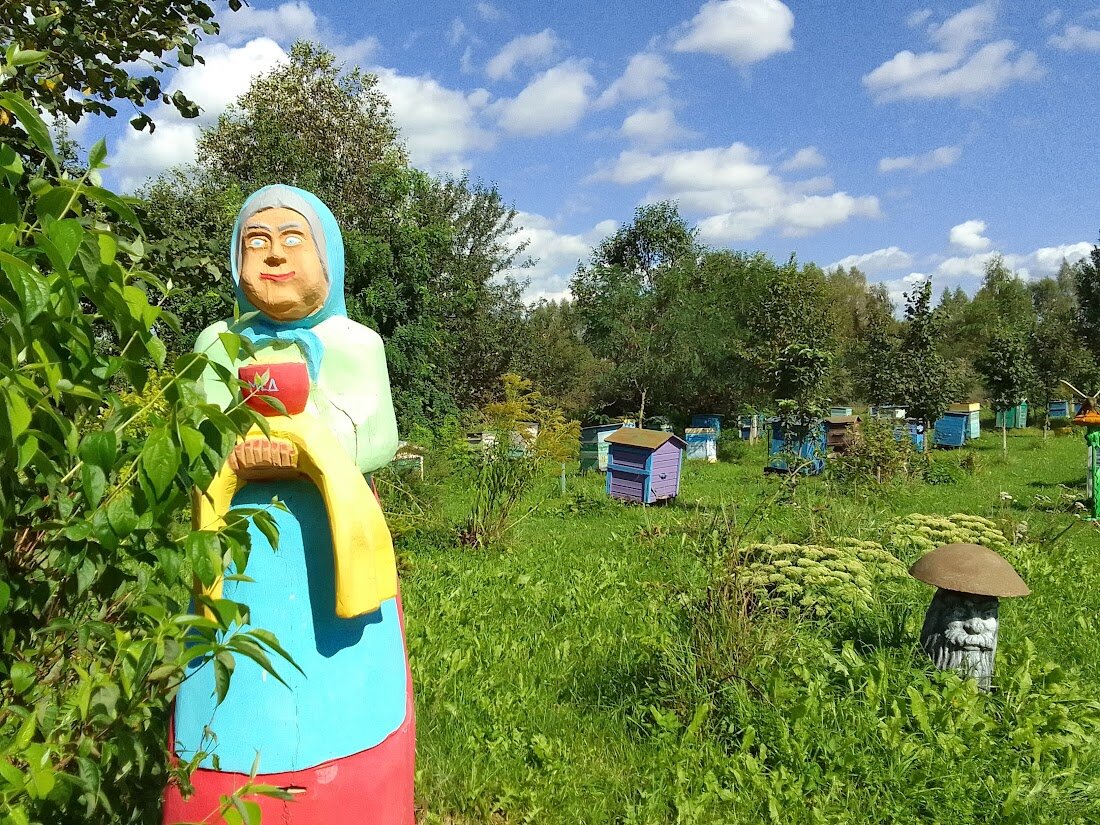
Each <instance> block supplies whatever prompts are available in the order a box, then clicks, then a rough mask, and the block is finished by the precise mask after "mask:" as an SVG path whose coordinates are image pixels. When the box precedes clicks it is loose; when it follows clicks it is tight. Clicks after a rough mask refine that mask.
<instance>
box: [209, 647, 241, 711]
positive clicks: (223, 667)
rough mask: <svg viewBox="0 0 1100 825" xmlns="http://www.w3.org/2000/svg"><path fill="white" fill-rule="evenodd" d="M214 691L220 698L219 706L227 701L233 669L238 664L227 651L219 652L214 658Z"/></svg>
mask: <svg viewBox="0 0 1100 825" xmlns="http://www.w3.org/2000/svg"><path fill="white" fill-rule="evenodd" d="M213 664H214V690H215V693H216V694H217V697H218V704H219V705H220V704H221V703H222V702H223V701H225V695H226V694H227V693H228V692H229V680H230V678H231V677H232V676H233V668H234V667H235V666H236V664H237V663H236V662H235V661H234V660H233V656H232V654H230V653H229V652H228V651H226V650H219V651H218V652H217V654H215V656H214V663H213Z"/></svg>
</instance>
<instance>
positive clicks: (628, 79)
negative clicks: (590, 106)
mask: <svg viewBox="0 0 1100 825" xmlns="http://www.w3.org/2000/svg"><path fill="white" fill-rule="evenodd" d="M673 77H674V75H673V73H672V69H671V68H670V67H669V65H668V63H666V62H665V59H664V58H663V57H661V56H660V55H656V54H651V53H648V52H642V53H641V54H636V55H634V56H633V57H631V58H630V62H629V63H627V65H626V69H625V71H623V73H622V75H621V76H620V77H619V78H617V79H616V80H615V81H614V82H613V83H612V84H611V85H610V86H608V87H607V88H606V89H604V91H603V94H601V95H600V96H599V98H598V99H597V101H596V106H597V107H598V108H601V109H604V108H607V107H608V106H614V105H615V104H616V103H619V102H621V101H624V100H645V99H650V98H655V97H660V96H661V95H663V94H665V93H666V92H667V91H668V81H669V80H671V79H672V78H673Z"/></svg>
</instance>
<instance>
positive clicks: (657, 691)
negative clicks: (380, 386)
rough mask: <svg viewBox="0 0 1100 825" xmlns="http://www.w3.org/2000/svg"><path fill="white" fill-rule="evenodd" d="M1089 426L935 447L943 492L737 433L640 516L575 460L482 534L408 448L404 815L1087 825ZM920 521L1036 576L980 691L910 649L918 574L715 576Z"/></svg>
mask: <svg viewBox="0 0 1100 825" xmlns="http://www.w3.org/2000/svg"><path fill="white" fill-rule="evenodd" d="M1082 441H1083V439H1082V438H1081V437H1080V434H1079V433H1078V432H1076V431H1074V432H1073V433H1072V434H1069V435H1061V436H1054V435H1051V436H1050V437H1049V438H1044V437H1043V435H1042V433H1040V432H1038V431H1034V430H1028V431H1013V432H1012V433H1011V434H1010V435H1009V439H1008V442H1009V444H1008V446H1009V451H1008V458H1007V460H1005V459H1004V458H1002V456H1001V453H1000V446H1001V445H1000V434H999V433H995V434H994V433H987V434H984V435H983V436H982V438H981V439H980V440H979V441H977V442H974V443H973V444H972V446H970V447H968V448H967V449H966V450H964V451H960V452H958V453H949V452H946V451H943V452H939V451H937V452H936V454H935V456H934V459H935V461H936V462H937V463H938V464H942V465H943V467H945V468H947V469H946V470H944V471H943V472H940V473H935V474H932V475H930V476H929V477H930V478H931V479H932V480H933V481H938V482H940V483H929V482H928V481H923V480H907V481H902V482H890V483H882V484H878V483H852V482H847V483H845V482H842V481H840V480H838V479H837V478H836V477H835V475H834V474H833V473H831V472H827V473H826V474H825V475H823V476H819V477H813V478H807V479H804V480H802V481H801V482H799V483H798V484H795V485H791V484H790V483H788V482H787V481H785V480H784V479H782V478H778V477H774V476H768V475H765V473H764V472H763V467H764V465H765V463H766V448H765V447H764V445H763V444H757V445H754V446H752V447H749V446H748V445H745V446H740V447H738V448H736V449H735V455H734V456H733V458H732V460H727V461H723V462H721V463H718V464H706V463H701V462H687V463H685V471H684V476H683V483H682V487H681V491H680V495H679V497H678V499H676V500H675V502H673V503H671V504H668V505H664V506H654V507H646V508H643V507H639V506H633V505H624V504H620V503H617V502H613V501H610V500H608V499H607V498H606V497H605V495H604V493H603V477H602V476H601V475H599V474H589V475H586V476H581V475H578V474H577V473H576V468H575V466H574V467H572V468H569V469H570V472H569V473H568V474H567V478H566V485H565V491H564V493H563V492H562V490H561V488H560V480H559V479H558V478H557V477H556V476H551V475H547V476H545V477H543V478H541V479H540V480H539V481H538V482H537V484H535V485H534V487H533V489H531V491H530V492H529V493H528V495H527V497H526V498H525V499H524V500H523V501H522V502H521V507H520V509H519V510H518V511H517V512H519V513H521V514H524V513H527V512H528V511H529V510H530V513H529V515H526V517H524V518H522V520H520V521H519V523H518V524H517V525H516V526H515V528H514V529H513V530H512V531H511V533H510V534H509V536H508V537H507V540H506V542H505V543H504V544H503V545H502V546H495V547H491V548H487V549H475V548H469V547H462V546H459V545H458V544H457V543H456V542H455V541H454V540H453V539H452V538H451V536H452V533H450V532H449V531H448V530H447V529H445V528H444V527H443V525H446V524H449V523H453V522H454V521H455V520H458V519H461V518H462V515H463V513H464V512H466V510H468V508H469V506H470V500H471V495H472V493H471V490H470V489H469V487H470V481H469V478H468V476H465V475H463V474H462V473H450V472H446V471H443V470H440V469H439V468H434V469H433V466H432V461H431V459H429V466H428V476H427V480H426V481H425V482H423V483H420V482H416V483H413V484H412V485H411V491H412V498H411V499H409V500H411V501H415V502H416V504H415V507H414V508H411V509H410V508H408V507H406V508H405V510H404V512H406V513H407V512H410V511H413V512H414V517H413V518H412V520H411V521H407V522H406V523H407V524H408V525H411V526H408V527H407V528H406V529H405V530H403V531H401V532H403V535H402V536H401V537H400V538H399V540H398V552H399V561H400V565H401V570H402V582H403V584H402V587H403V594H404V600H405V609H406V617H407V631H408V644H409V652H410V657H411V662H412V669H413V677H414V682H415V686H416V707H417V724H418V756H417V801H418V807H419V809H420V820H421V821H422V822H424V823H441V824H442V823H448V825H460V824H461V825H465V823H519V822H537V823H547V824H548V825H552V824H554V823H571V824H572V823H666V822H668V823H673V822H675V823H712V822H714V823H719V822H720V823H741V822H745V823H750V822H752V823H757V822H783V823H832V822H836V823H849V822H850V823H888V822H933V821H934V822H940V823H971V822H976V823H986V822H988V823H994V822H996V823H1001V822H1004V823H1070V822H1090V821H1091V822H1095V821H1100V800H1098V797H1097V789H1098V785H1097V778H1098V776H1100V739H1098V738H1097V736H1096V733H1097V729H1098V726H1100V703H1098V702H1097V697H1098V696H1100V642H1098V640H1097V608H1098V607H1100V572H1098V557H1100V532H1098V531H1097V528H1096V527H1095V526H1094V525H1093V524H1091V523H1089V522H1088V521H1086V520H1085V519H1084V518H1083V517H1082V512H1083V511H1082V509H1081V507H1080V505H1079V504H1078V503H1077V502H1078V501H1080V500H1081V499H1082V498H1083V496H1084V476H1085V473H1084V445H1083V443H1082ZM965 454H970V455H969V457H968V456H967V455H965ZM962 468H965V470H963V469H962ZM387 495H389V496H390V498H391V500H392V498H393V491H392V490H390V491H389V492H387V487H386V484H385V482H384V483H383V498H384V499H385V498H387ZM531 508H533V509H531ZM914 513H916V514H926V515H930V516H931V515H936V514H940V515H951V514H959V513H962V514H971V515H975V516H981V517H984V518H986V519H989V520H990V521H992V522H993V523H994V524H995V525H996V528H997V530H998V531H999V533H1000V534H1001V535H1003V539H999V541H1000V544H999V545H998V548H997V549H999V550H1000V552H1002V554H1003V555H1005V556H1006V558H1008V559H1009V560H1010V561H1011V562H1012V564H1013V565H1014V566H1015V567H1016V569H1017V570H1018V571H1019V572H1020V574H1021V575H1022V576H1023V578H1024V579H1025V580H1026V581H1027V583H1028V584H1029V586H1030V587H1031V590H1032V594H1031V596H1029V597H1027V598H1021V599H1006V600H1003V601H1002V603H1001V611H1000V620H1001V632H1000V641H999V647H998V651H997V672H996V675H995V677H994V689H993V691H992V692H991V693H989V694H982V693H980V692H978V691H977V690H976V688H975V687H974V685H973V683H972V682H968V681H965V680H962V679H960V678H958V677H957V676H955V675H954V674H945V673H939V672H937V671H936V670H935V669H934V668H933V667H932V666H931V664H930V663H929V662H928V661H927V660H926V659H925V658H924V656H923V654H921V653H920V652H919V650H917V647H916V645H917V638H918V632H919V629H920V624H921V621H922V618H923V614H924V610H925V608H926V607H927V605H928V602H929V600H930V599H931V597H932V594H933V590H932V588H930V587H928V586H927V585H924V584H921V583H920V582H917V581H915V580H913V579H911V578H909V577H908V576H905V575H896V571H895V574H894V575H890V576H886V577H881V578H876V579H875V584H874V588H873V592H872V593H871V598H870V600H869V601H866V602H859V601H858V600H851V599H848V598H847V597H846V596H844V591H838V595H837V598H836V599H834V600H832V601H829V600H828V599H826V600H825V601H824V602H822V603H820V604H818V605H817V608H818V609H815V610H809V609H799V608H798V607H797V605H796V606H793V607H791V606H788V607H786V608H783V607H781V606H779V607H777V606H776V605H770V604H768V603H766V602H762V601H760V600H758V599H752V598H749V597H748V596H746V594H745V593H744V592H743V591H742V590H738V589H736V588H732V589H731V588H729V587H727V586H725V585H724V581H725V579H726V578H727V577H728V574H729V571H730V569H731V565H732V566H734V567H736V565H737V564H739V563H742V562H741V561H739V558H740V557H739V556H738V555H737V553H736V550H737V548H739V547H746V546H749V545H751V544H753V543H756V542H767V543H770V544H779V543H784V542H791V543H797V544H802V545H825V546H835V545H837V544H841V543H844V542H845V541H846V540H851V539H859V540H863V541H874V542H879V543H880V544H881V545H882V546H883V547H884V548H885V549H886V550H887V551H889V552H890V553H893V554H894V555H895V556H896V557H897V558H898V560H899V561H900V562H901V563H902V564H904V566H905V567H908V565H909V564H911V563H912V562H913V561H914V560H915V558H916V557H918V556H919V555H920V552H919V550H918V549H917V548H918V547H919V543H917V542H915V541H910V540H909V539H908V538H906V536H907V535H908V534H907V532H906V531H910V532H911V533H912V536H913V537H915V539H920V538H921V524H922V522H920V520H919V519H918V520H917V521H912V520H909V521H901V522H899V519H903V518H904V517H906V516H910V514H914ZM398 520H400V519H398ZM899 524H900V525H901V527H899ZM923 533H924V535H926V536H927V535H929V534H931V535H933V537H934V536H935V535H937V534H936V533H935V531H934V530H933V531H929V530H928V529H927V528H925V529H924V531H923ZM899 537H900V538H899ZM903 572H904V571H903Z"/></svg>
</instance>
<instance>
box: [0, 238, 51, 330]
mask: <svg viewBox="0 0 1100 825" xmlns="http://www.w3.org/2000/svg"><path fill="white" fill-rule="evenodd" d="M0 269H3V270H4V272H5V273H7V276H8V279H9V280H10V281H11V285H12V288H13V289H14V290H15V294H16V297H17V298H18V299H19V305H20V306H21V307H22V309H23V317H24V320H26V321H33V320H34V319H35V318H37V317H38V316H39V315H40V314H41V313H42V311H43V310H44V309H45V308H46V307H47V306H48V304H49V301H50V288H49V285H48V284H47V283H46V280H45V279H44V278H43V277H42V276H41V275H40V274H39V273H38V272H37V271H36V270H35V269H34V268H33V267H31V266H29V265H28V264H27V263H25V262H24V261H21V260H19V259H18V258H16V257H15V256H14V255H10V254H8V253H7V252H0Z"/></svg>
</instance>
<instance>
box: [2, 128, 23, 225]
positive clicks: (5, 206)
mask: <svg viewBox="0 0 1100 825" xmlns="http://www.w3.org/2000/svg"><path fill="white" fill-rule="evenodd" d="M5 148H6V147H5ZM18 221H19V201H18V200H17V199H16V197H15V195H13V194H12V193H11V191H9V190H8V189H0V224H2V223H8V224H13V223H18Z"/></svg>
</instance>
